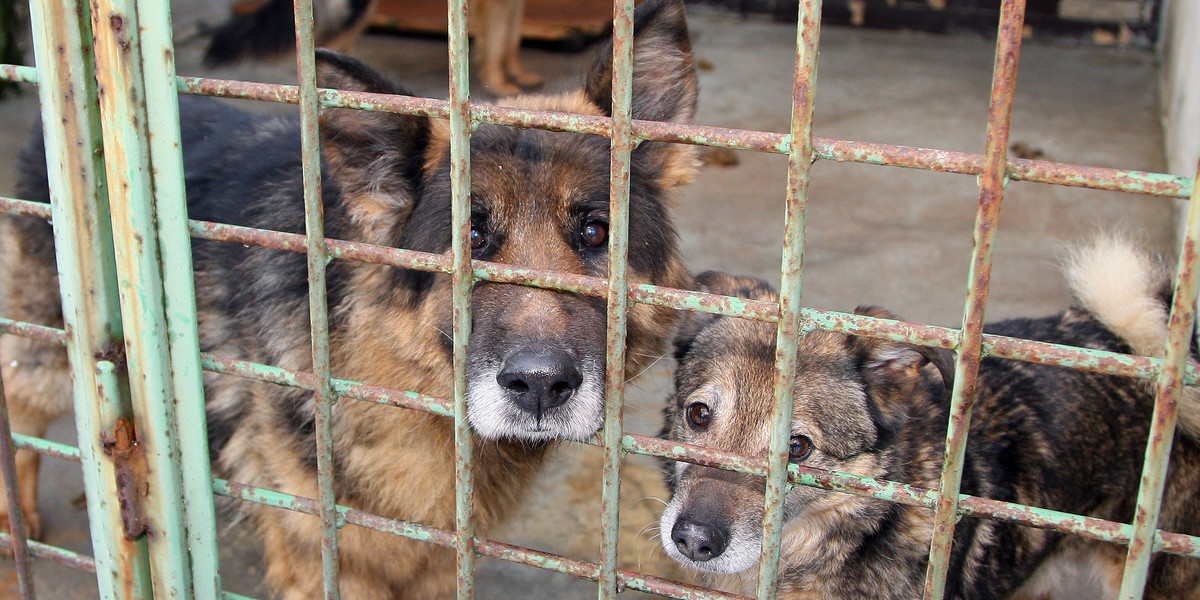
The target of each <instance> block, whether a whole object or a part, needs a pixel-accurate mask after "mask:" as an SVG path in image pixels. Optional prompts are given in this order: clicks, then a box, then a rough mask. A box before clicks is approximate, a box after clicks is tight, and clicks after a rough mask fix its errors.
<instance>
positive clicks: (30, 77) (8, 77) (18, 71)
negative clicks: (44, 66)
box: [0, 64, 38, 84]
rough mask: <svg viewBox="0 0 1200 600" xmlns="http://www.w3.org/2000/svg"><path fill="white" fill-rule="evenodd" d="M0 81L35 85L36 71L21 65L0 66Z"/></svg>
mask: <svg viewBox="0 0 1200 600" xmlns="http://www.w3.org/2000/svg"><path fill="white" fill-rule="evenodd" d="M0 81H12V82H14V83H32V84H37V82H38V74H37V69H36V68H34V67H26V66H23V65H9V64H0Z"/></svg>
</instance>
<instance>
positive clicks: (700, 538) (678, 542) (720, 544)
mask: <svg viewBox="0 0 1200 600" xmlns="http://www.w3.org/2000/svg"><path fill="white" fill-rule="evenodd" d="M728 540H729V534H728V533H727V532H726V531H725V530H724V529H723V528H721V527H718V526H715V525H712V524H709V523H704V522H701V521H699V520H694V519H692V518H689V517H687V516H682V517H680V518H679V519H678V520H676V521H675V526H674V527H672V528H671V541H673V542H675V547H676V548H678V549H679V552H680V553H681V554H683V555H684V556H686V557H688V558H690V559H692V560H694V561H696V562H705V561H707V560H711V559H713V558H716V557H718V556H720V555H721V553H722V552H724V551H725V545H726V544H727V542H728Z"/></svg>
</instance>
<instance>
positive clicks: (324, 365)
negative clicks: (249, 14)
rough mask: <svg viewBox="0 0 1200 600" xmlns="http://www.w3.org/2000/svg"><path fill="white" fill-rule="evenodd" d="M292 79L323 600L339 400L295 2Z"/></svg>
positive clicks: (305, 3)
mask: <svg viewBox="0 0 1200 600" xmlns="http://www.w3.org/2000/svg"><path fill="white" fill-rule="evenodd" d="M294 9H295V27H296V77H297V81H298V83H299V86H298V90H299V103H300V142H301V149H302V150H301V151H302V154H303V157H302V160H303V163H302V170H303V176H304V236H305V248H306V249H307V253H308V313H309V327H310V335H311V343H312V363H313V375H314V376H315V377H316V381H315V384H316V385H315V392H314V394H313V404H314V405H315V407H316V408H315V410H316V415H315V423H314V429H315V433H316V445H317V496H318V499H319V503H320V507H321V509H320V519H321V569H322V582H323V586H324V597H325V599H326V600H338V599H339V598H341V592H340V591H339V580H340V575H339V568H340V567H339V560H338V515H337V497H336V495H335V492H334V481H333V474H334V464H333V433H332V427H333V405H334V404H335V403H336V402H337V396H336V395H335V394H334V392H333V387H332V385H331V383H330V379H331V375H330V356H329V307H328V305H327V303H328V295H327V291H326V283H325V266H326V265H327V264H328V263H329V259H328V257H327V256H326V252H325V243H324V240H325V210H324V203H323V202H322V197H321V142H320V137H319V135H320V134H319V128H320V110H321V105H320V103H319V102H318V101H317V66H316V56H315V54H314V53H315V48H316V45H315V43H314V41H313V27H314V25H313V3H312V0H295V2H294Z"/></svg>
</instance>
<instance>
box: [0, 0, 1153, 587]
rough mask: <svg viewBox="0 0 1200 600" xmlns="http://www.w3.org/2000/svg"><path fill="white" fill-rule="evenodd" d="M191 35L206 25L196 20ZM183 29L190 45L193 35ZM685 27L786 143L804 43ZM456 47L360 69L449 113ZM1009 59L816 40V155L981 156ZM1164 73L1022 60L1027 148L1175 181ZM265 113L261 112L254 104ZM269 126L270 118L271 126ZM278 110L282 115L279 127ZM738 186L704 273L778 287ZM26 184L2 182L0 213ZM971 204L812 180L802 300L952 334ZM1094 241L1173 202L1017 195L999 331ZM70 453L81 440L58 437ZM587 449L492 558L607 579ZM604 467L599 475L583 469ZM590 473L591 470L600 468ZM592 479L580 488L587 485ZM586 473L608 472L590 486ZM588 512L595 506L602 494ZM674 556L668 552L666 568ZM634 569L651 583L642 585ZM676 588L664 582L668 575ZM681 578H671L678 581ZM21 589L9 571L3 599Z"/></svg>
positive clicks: (1053, 193) (744, 122) (693, 230)
mask: <svg viewBox="0 0 1200 600" xmlns="http://www.w3.org/2000/svg"><path fill="white" fill-rule="evenodd" d="M186 14H187V15H188V16H186V17H181V18H180V21H186V19H195V18H197V17H194V16H191V15H195V14H207V13H204V12H203V11H200V12H197V11H196V10H195V9H192V10H190V11H189V12H188V13H186ZM187 25H188V23H187V22H181V23H180V28H181V30H186V29H187ZM691 28H692V33H693V37H694V42H695V50H696V54H697V57H698V59H700V60H701V61H702V62H703V66H704V68H703V69H702V70H701V72H700V81H701V91H700V108H699V113H698V115H697V119H696V120H697V122H699V123H702V124H709V125H720V126H726V127H737V128H742V129H759V130H768V131H777V132H785V131H787V130H788V123H789V107H790V95H791V90H792V82H791V76H792V64H793V60H794V59H793V44H794V42H795V30H794V28H793V27H792V26H791V25H785V24H778V23H772V22H765V21H758V20H743V19H741V18H737V17H733V16H729V15H725V14H720V13H713V12H708V11H702V10H696V11H693V12H692V19H691ZM202 45H203V40H201V39H198V38H193V39H190V40H187V41H185V42H183V43H181V45H180V48H179V49H178V57H179V58H178V60H179V72H180V73H181V74H187V75H214V76H218V77H231V78H248V79H253V80H257V81H272V82H287V81H289V78H291V77H293V76H294V71H292V69H293V67H292V63H291V62H290V61H286V60H285V61H282V62H280V63H278V64H269V65H262V64H260V65H246V66H242V67H238V68H232V69H222V70H216V71H213V70H209V69H205V68H203V67H202V66H200V64H199V55H200V52H201V50H202ZM444 52H445V43H444V41H439V40H436V39H429V38H408V37H399V36H392V35H382V34H372V35H367V36H365V37H364V38H363V40H362V41H361V42H360V43H359V47H358V49H357V54H358V55H359V56H360V57H362V58H363V59H365V60H366V61H367V62H369V63H370V64H372V65H374V66H375V67H377V68H379V69H381V70H382V71H384V72H385V73H387V74H389V75H391V76H393V77H394V78H396V79H397V80H398V81H400V82H402V83H404V84H405V85H406V86H408V87H410V88H411V89H413V90H414V91H416V92H417V93H419V94H428V95H432V96H436V97H444V95H445V86H446V71H447V68H446V57H445V54H444ZM993 52H994V47H993V44H992V42H991V41H990V40H987V39H983V38H978V37H969V36H963V37H940V36H931V35H925V34H914V33H904V32H882V31H866V30H856V29H845V28H833V27H831V28H827V29H825V30H823V31H822V33H821V56H820V67H819V80H818V84H817V110H816V113H817V116H816V135H818V136H821V137H831V138H845V139H852V140H861V141H875V142H888V143H896V144H905V145H914V146H925V147H932V148H941V149H948V150H959V151H968V152H982V149H983V144H984V137H985V119H986V113H987V98H988V92H989V81H990V71H991V62H992V57H993ZM523 57H524V60H525V61H526V63H527V66H528V67H529V68H530V69H531V70H534V71H536V72H539V73H542V74H544V75H546V76H547V78H548V80H549V81H550V83H549V84H548V85H549V87H550V88H552V89H555V88H562V87H566V86H568V85H570V84H571V83H574V82H577V81H578V79H577V78H578V75H577V73H579V72H580V70H581V69H582V68H583V66H584V65H586V64H587V61H588V60H589V57H590V54H588V53H583V54H568V53H555V52H549V51H543V50H536V49H526V50H525V51H524V55H523ZM1157 85H1158V76H1157V72H1156V66H1155V61H1154V57H1153V55H1152V54H1150V53H1147V52H1142V51H1134V50H1121V49H1113V48H1092V47H1081V46H1060V45H1051V44H1044V43H1043V44H1035V43H1029V44H1027V45H1026V46H1025V47H1024V48H1023V50H1022V56H1021V71H1020V77H1019V80H1018V85H1017V98H1016V103H1015V108H1014V117H1013V126H1012V140H1013V142H1020V143H1022V144H1024V145H1026V146H1027V147H1030V148H1037V149H1040V150H1041V151H1042V152H1043V153H1044V155H1045V158H1047V159H1049V160H1054V161H1060V162H1065V163H1074V164H1084V165H1095V166H1105V167H1120V168H1126V169H1144V170H1162V169H1164V168H1165V167H1164V163H1165V161H1164V157H1163V151H1162V146H1163V140H1162V138H1163V136H1162V132H1161V127H1160V124H1159V116H1158V95H1157ZM247 106H249V107H251V108H255V107H261V106H262V105H260V104H251V103H247ZM272 109H275V108H272ZM275 110H277V109H275ZM35 112H36V100H35V97H34V94H33V93H32V90H31V93H28V94H25V95H23V96H21V97H19V98H16V99H14V100H7V101H4V102H0V132H3V136H0V140H3V141H0V165H11V164H12V163H13V157H14V156H15V153H16V150H17V147H18V146H19V143H20V141H21V140H23V139H24V136H25V132H26V131H27V129H28V127H29V125H30V124H31V123H32V120H33V118H34V114H35ZM737 158H738V159H739V160H738V164H736V165H734V166H706V167H705V168H704V169H703V170H702V171H701V173H700V176H699V178H698V181H697V182H695V183H694V184H692V185H691V186H690V187H689V188H687V190H686V192H685V193H684V194H683V195H682V197H681V198H680V199H679V202H678V204H677V206H676V207H675V218H676V222H677V224H678V227H679V230H680V232H681V235H682V244H683V248H684V251H685V255H686V257H687V259H688V261H689V264H690V266H691V267H692V268H693V269H695V270H697V271H699V270H703V269H714V268H715V269H723V270H728V271H732V272H738V273H745V274H752V275H758V276H761V277H765V278H767V279H769V280H772V281H775V282H777V281H778V265H779V260H780V245H781V240H782V215H783V198H784V189H785V184H786V159H785V157H783V156H778V155H765V154H757V153H751V152H738V153H737ZM12 181H13V172H12V170H11V169H10V168H8V167H6V166H5V167H0V193H4V194H8V193H11V191H12ZM976 196H977V188H976V183H975V179H974V178H973V177H969V176H964V175H951V174H939V173H931V172H925V171H917V170H910V169H899V168H890V167H876V166H867V165H859V164H840V163H833V162H818V163H817V164H816V166H815V167H814V170H813V182H812V193H811V202H810V205H809V216H808V230H807V231H808V238H807V239H808V246H807V253H806V256H805V271H804V273H805V276H804V297H805V302H806V304H808V305H811V306H815V307H818V308H827V309H836V310H849V309H852V308H853V307H854V306H856V305H858V304H864V303H870V304H878V305H882V306H886V307H888V308H890V309H892V310H893V311H894V312H896V313H897V314H899V315H901V316H902V317H904V318H906V319H908V320H913V321H918V322H926V323H931V324H937V325H946V326H957V325H958V323H959V322H960V320H961V312H962V307H963V302H964V296H965V289H966V282H967V267H968V254H969V251H970V248H971V239H972V224H973V219H974V213H975V200H976ZM1096 228H1124V229H1132V230H1136V231H1140V232H1143V234H1144V236H1145V239H1146V240H1147V242H1148V243H1149V244H1150V245H1151V246H1152V247H1153V248H1155V249H1160V250H1162V249H1167V250H1169V248H1170V246H1171V244H1172V243H1173V240H1174V232H1175V204H1174V203H1173V202H1172V201H1168V200H1163V199H1156V198H1149V197H1139V196H1128V195H1122V194H1116V193H1109V192H1097V191H1087V190H1079V189H1068V188H1060V187H1053V186H1046V185H1040V184H1034V183H1023V182H1015V183H1013V184H1011V185H1009V186H1008V188H1007V192H1006V197H1005V201H1004V209H1003V212H1002V217H1001V225H1000V228H999V231H998V234H997V238H996V254H995V271H994V275H993V279H992V295H991V301H990V303H989V309H988V316H989V318H990V319H996V318H1003V317H1009V316H1016V315H1039V314H1045V313H1049V312H1052V311H1054V310H1056V309H1058V308H1059V307H1061V306H1063V305H1064V304H1065V303H1066V302H1067V297H1066V292H1065V289H1064V286H1063V284H1062V282H1061V280H1060V277H1059V273H1058V270H1057V266H1056V260H1057V257H1058V256H1059V254H1060V249H1061V244H1062V243H1063V242H1064V241H1069V240H1072V239H1076V238H1078V237H1080V236H1082V235H1086V234H1087V233H1088V232H1090V231H1093V230H1095V229H1096ZM671 366H672V365H671V364H670V362H669V360H664V361H661V362H659V363H658V364H656V365H655V366H654V367H653V368H651V369H650V370H649V371H648V372H647V373H645V374H643V375H642V376H640V377H639V379H638V380H637V381H636V382H635V384H634V385H633V387H632V388H631V391H630V402H631V405H630V406H629V409H628V412H627V416H626V424H627V428H629V429H630V430H633V431H636V432H639V433H655V432H656V431H657V429H658V427H659V414H660V408H659V407H660V404H661V402H662V399H663V397H664V396H665V393H666V389H667V386H669V377H670V373H671ZM52 436H53V437H55V438H56V439H60V440H64V441H70V440H71V437H72V436H71V427H70V425H69V423H65V422H64V423H59V424H58V425H57V426H56V427H55V428H54V430H53V432H52ZM581 452H585V451H583V450H580V449H578V448H576V447H571V448H568V449H566V450H565V451H564V452H562V453H560V454H561V456H560V458H559V459H558V460H557V461H556V462H555V463H554V464H553V465H552V466H551V468H549V469H548V470H547V471H546V473H545V475H544V476H543V478H542V480H541V481H540V482H539V483H538V485H537V488H536V489H535V490H534V491H533V493H531V495H530V497H531V500H530V501H529V502H528V503H527V505H526V506H524V507H523V509H522V511H523V512H522V515H521V516H520V517H519V518H518V519H517V520H516V521H515V522H514V523H513V524H512V525H510V526H509V527H507V528H506V529H505V530H503V531H501V532H498V534H497V535H498V537H500V539H503V540H505V541H510V542H513V543H519V544H523V545H531V546H534V547H537V548H541V549H545V550H549V551H553V552H561V553H566V554H569V555H572V556H578V557H581V558H594V555H595V550H594V548H592V546H595V545H596V543H597V542H598V527H597V524H598V521H599V519H598V516H596V515H597V514H598V512H597V507H598V491H599V484H598V478H599V472H598V470H594V471H588V472H584V471H583V468H582V467H579V464H580V458H579V454H580V453H581ZM583 462H584V464H587V465H593V466H594V464H595V461H594V457H592V458H589V459H587V460H584V461H583ZM587 468H591V467H590V466H589V467H587ZM632 471H633V472H634V473H635V474H636V477H635V478H634V479H632V480H631V481H633V482H634V483H631V485H630V487H637V488H638V489H634V490H630V491H628V492H627V493H630V494H634V495H635V498H634V499H635V500H636V499H637V498H638V497H650V496H659V497H661V496H663V495H665V492H663V490H662V489H661V484H660V483H658V482H657V476H656V474H655V473H654V472H653V465H649V466H648V465H647V464H645V463H644V462H642V461H636V462H635V467H633V469H632ZM581 472H582V473H583V474H582V475H581ZM588 473H594V476H593V475H589V474H588ZM42 485H43V486H44V487H43V490H44V494H43V498H42V506H43V511H44V512H43V515H44V517H43V520H44V523H45V528H46V539H47V541H48V542H50V543H53V544H57V545H63V546H65V547H68V548H71V549H74V550H78V551H83V552H88V551H89V550H88V536H87V529H86V522H85V520H84V509H83V506H82V501H81V489H82V488H81V483H80V480H79V476H78V468H77V467H76V466H75V465H72V464H69V463H62V462H61V461H56V460H53V459H47V460H45V461H44V468H43V471H42ZM593 492H594V493H593ZM654 504H655V503H654V502H653V501H645V502H641V503H640V505H639V511H638V512H633V513H629V514H626V516H627V519H626V521H633V520H637V519H641V520H640V522H637V523H632V522H627V523H625V525H626V526H628V527H629V528H630V529H629V532H630V533H628V534H623V536H624V537H623V539H626V540H627V542H628V540H629V538H630V537H633V538H634V543H632V544H630V545H629V546H628V547H629V548H633V549H634V552H636V553H637V554H638V556H637V557H636V559H637V560H639V561H642V562H643V566H648V565H653V568H659V565H660V564H661V563H660V562H659V557H658V556H656V553H655V551H654V550H655V546H656V544H657V541H656V540H655V539H652V537H651V534H650V533H642V534H640V535H639V534H638V532H639V531H640V530H641V529H642V526H643V525H644V524H645V523H646V522H647V521H649V520H651V519H652V518H653V514H652V513H653V512H654V508H653V507H654ZM224 529H227V531H226V533H225V535H224V536H223V538H222V545H223V548H222V574H223V576H224V578H225V581H226V582H227V587H228V588H229V589H230V591H236V592H240V593H249V594H256V595H259V596H264V597H265V592H264V591H263V590H262V589H261V587H260V586H259V584H258V579H259V578H260V577H261V569H260V567H259V566H258V563H257V554H256V553H257V550H256V549H255V548H254V544H253V542H252V541H251V540H248V539H246V538H245V536H241V535H240V534H238V533H237V532H236V531H233V530H228V529H229V528H224ZM657 554H658V555H661V552H658V553H657ZM635 566H636V565H635ZM662 568H664V569H668V567H662ZM36 571H37V580H38V586H39V588H38V591H39V597H41V598H50V599H62V600H74V599H82V598H93V597H95V594H96V592H95V588H94V583H92V582H91V581H90V580H89V577H88V576H86V575H84V574H79V573H75V572H73V571H71V570H69V569H66V568H62V567H58V566H56V565H53V564H50V563H46V562H38V563H37V567H36ZM668 574H673V575H678V574H677V573H670V572H668ZM479 585H480V593H479V597H480V598H483V599H493V598H494V599H499V598H534V599H549V598H581V599H582V598H593V597H595V592H594V588H593V587H592V586H591V585H590V584H586V583H584V582H579V581H576V580H573V579H571V578H569V577H566V576H560V575H554V574H548V573H544V572H540V571H536V570H532V569H526V568H520V567H515V566H511V565H504V564H499V563H497V562H496V561H487V560H485V561H483V562H482V563H481V573H480V575H479ZM6 589H7V590H12V589H15V577H14V576H13V573H12V570H11V568H8V567H7V566H4V565H0V597H3V594H4V590H6Z"/></svg>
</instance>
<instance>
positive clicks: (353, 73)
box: [316, 49, 429, 243]
mask: <svg viewBox="0 0 1200 600" xmlns="http://www.w3.org/2000/svg"><path fill="white" fill-rule="evenodd" d="M316 58H317V86H318V87H322V88H331V89H337V90H347V91H353V92H370V93H375V94H403V95H409V92H408V91H407V90H404V89H403V88H401V87H399V86H397V85H395V84H393V83H391V82H390V81H388V80H387V79H385V78H384V77H383V76H382V75H380V74H379V73H378V72H376V71H375V70H373V69H371V68H370V67H368V66H366V65H365V64H363V63H362V62H360V61H358V60H356V59H353V58H350V57H349V56H346V55H344V54H340V53H338V52H334V51H332V50H323V49H322V50H317V55H316ZM428 143H429V123H428V121H427V120H426V119H424V118H422V117H414V116H410V115H397V114H394V113H388V112H380V111H365V110H354V109H345V108H332V109H327V110H326V111H325V112H324V113H323V114H322V116H321V146H322V150H324V154H325V158H326V159H327V160H328V165H329V177H330V178H331V179H333V180H334V181H336V182H337V183H338V185H339V186H340V189H341V193H342V199H343V202H345V203H346V208H347V210H348V212H349V214H350V218H351V220H352V221H353V222H354V224H355V225H357V226H358V227H359V228H360V229H361V230H362V231H363V232H364V234H365V238H366V241H370V242H372V243H386V242H387V240H386V239H381V237H382V236H385V235H386V234H387V232H388V231H390V230H391V229H392V228H393V226H395V225H396V224H398V223H399V224H402V223H403V222H404V221H406V220H407V218H408V215H409V213H410V212H411V210H412V206H413V203H414V199H415V197H416V196H415V194H416V190H417V188H418V186H419V185H420V178H421V165H422V162H423V160H424V156H423V152H424V150H425V147H426V146H427V145H428Z"/></svg>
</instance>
